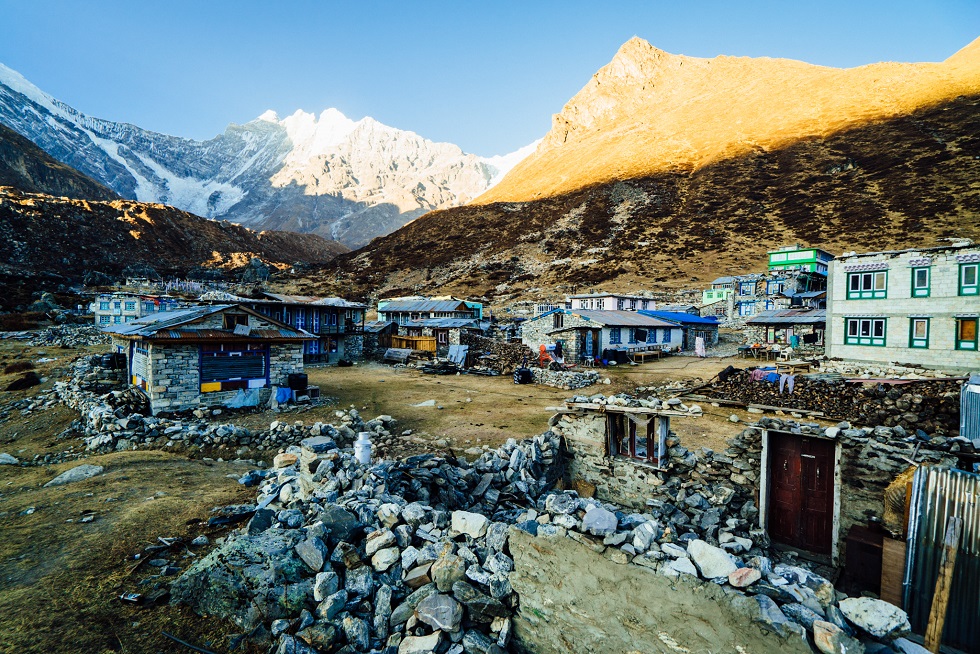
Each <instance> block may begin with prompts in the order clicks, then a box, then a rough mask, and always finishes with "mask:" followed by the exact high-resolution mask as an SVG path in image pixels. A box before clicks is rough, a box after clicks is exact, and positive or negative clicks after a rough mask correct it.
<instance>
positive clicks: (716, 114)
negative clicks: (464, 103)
mask: <svg viewBox="0 0 980 654" xmlns="http://www.w3.org/2000/svg"><path fill="white" fill-rule="evenodd" d="M976 93H980V39H977V40H976V41H973V42H972V43H971V44H969V45H968V46H966V47H965V48H963V49H962V50H960V51H959V52H958V53H956V54H955V55H953V56H951V57H950V58H949V59H947V60H946V61H944V62H942V63H916V64H905V63H894V62H886V63H878V64H871V65H867V66H860V67H858V68H850V69H837V68H827V67H823V66H814V65H812V64H807V63H803V62H800V61H791V60H786V59H770V58H749V57H728V56H720V57H715V58H713V59H701V58H697V57H686V56H683V55H673V54H669V53H666V52H663V51H662V50H658V49H657V48H654V47H653V46H651V45H650V44H649V43H647V42H646V41H644V40H642V39H639V38H633V39H631V40H630V41H628V42H627V43H625V44H624V45H623V46H622V48H620V50H619V52H618V53H617V54H616V56H615V57H614V58H613V60H612V61H611V62H610V63H609V64H607V65H606V66H604V67H603V68H602V69H600V70H599V71H598V72H597V73H596V74H595V75H594V76H593V78H592V79H591V80H590V81H589V83H588V84H586V85H585V87H584V88H583V89H582V90H581V91H580V92H579V93H578V94H576V95H575V97H573V98H572V99H571V100H570V101H569V102H568V104H566V105H565V107H564V108H563V109H562V111H561V113H559V114H556V115H555V116H554V118H553V122H552V129H551V131H550V132H549V133H548V135H547V136H546V137H545V139H544V142H543V143H542V144H541V145H540V146H539V147H538V150H537V151H536V152H535V153H534V154H532V155H531V156H530V157H528V158H527V159H525V160H524V161H522V162H521V163H520V164H519V165H518V166H516V167H515V168H514V169H513V170H512V171H511V172H510V173H508V175H507V176H506V177H505V178H504V179H503V181H502V182H501V183H500V184H499V185H497V186H496V187H494V188H493V189H491V190H489V191H488V192H486V193H485V194H483V195H482V196H481V197H480V198H478V199H477V200H476V202H478V203H482V204H489V203H492V202H501V201H503V202H518V201H526V200H532V199H537V198H543V197H549V196H554V195H559V194H563V193H568V192H571V191H574V190H576V189H580V188H584V187H587V186H592V185H595V184H601V183H606V182H610V181H613V180H620V179H631V178H640V177H648V176H650V175H655V174H658V173H661V172H664V171H671V170H679V171H691V170H696V169H698V168H701V167H703V166H706V165H710V164H712V163H717V162H720V161H723V160H727V159H731V158H735V157H740V156H744V155H751V154H752V153H754V152H756V151H758V150H759V149H765V150H772V149H781V148H785V147H786V146H788V145H792V144H793V143H796V142H798V141H799V140H801V139H811V138H828V137H831V136H832V135H834V134H837V133H840V132H842V131H847V130H851V129H854V128H858V127H860V126H862V125H864V124H867V123H868V122H872V121H881V120H885V119H891V118H896V117H900V116H904V115H908V114H910V113H913V112H914V111H917V110H920V109H923V108H926V107H930V106H935V105H936V104H939V103H942V102H946V101H949V100H952V99H953V98H956V97H957V96H960V95H970V94H976Z"/></svg>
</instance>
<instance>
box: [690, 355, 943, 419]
mask: <svg viewBox="0 0 980 654" xmlns="http://www.w3.org/2000/svg"><path fill="white" fill-rule="evenodd" d="M961 385H962V382H961V381H958V380H929V381H915V382H910V383H907V384H894V385H892V384H882V383H870V384H858V383H846V382H844V381H835V380H828V379H820V378H808V377H805V376H800V375H798V376H797V377H796V379H795V385H794V389H793V392H792V393H789V392H788V389H786V390H784V392H783V393H780V392H779V382H775V383H773V382H766V381H751V380H750V378H749V373H748V372H747V371H739V372H738V373H736V374H734V375H732V376H731V377H729V378H728V379H727V380H726V381H725V382H720V381H716V382H714V383H712V384H711V385H709V386H707V387H705V388H702V389H700V391H699V392H701V393H703V394H704V395H705V396H706V397H708V398H709V399H720V400H730V401H736V402H740V403H744V404H757V405H768V406H771V407H780V408H785V409H798V410H802V411H812V412H820V413H822V414H823V415H824V416H826V417H828V418H833V419H838V420H847V421H850V422H853V423H855V424H859V425H866V426H869V427H877V426H885V427H895V426H901V427H903V428H904V429H907V430H910V431H915V430H918V429H921V430H922V431H924V432H925V433H927V434H944V433H949V432H953V431H957V430H958V429H959V422H960V405H959V401H960V400H959V397H960V387H961Z"/></svg>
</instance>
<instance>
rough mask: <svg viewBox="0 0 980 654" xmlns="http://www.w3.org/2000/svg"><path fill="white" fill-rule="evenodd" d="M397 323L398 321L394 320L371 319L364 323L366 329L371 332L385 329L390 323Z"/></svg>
mask: <svg viewBox="0 0 980 654" xmlns="http://www.w3.org/2000/svg"><path fill="white" fill-rule="evenodd" d="M396 324H398V323H396V322H395V321H394V320H369V321H368V322H366V323H364V331H365V332H367V333H369V334H375V333H378V332H382V331H384V330H385V328H386V327H388V326H389V325H396Z"/></svg>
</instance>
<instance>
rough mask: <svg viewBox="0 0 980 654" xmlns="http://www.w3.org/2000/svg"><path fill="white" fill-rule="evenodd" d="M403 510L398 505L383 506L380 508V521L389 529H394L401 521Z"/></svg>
mask: <svg viewBox="0 0 980 654" xmlns="http://www.w3.org/2000/svg"><path fill="white" fill-rule="evenodd" d="M400 512H401V509H400V508H399V506H398V505H397V504H382V505H381V506H379V507H378V520H380V521H381V524H383V525H384V526H385V527H387V528H388V529H392V528H393V527H394V526H395V525H397V524H398V521H399V520H400V519H401V517H400V516H399V513H400Z"/></svg>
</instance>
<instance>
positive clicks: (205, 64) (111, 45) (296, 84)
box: [0, 0, 980, 155]
mask: <svg viewBox="0 0 980 654" xmlns="http://www.w3.org/2000/svg"><path fill="white" fill-rule="evenodd" d="M634 35H636V36H640V37H642V38H644V39H646V40H648V41H650V42H651V43H652V44H653V45H655V46H657V47H659V48H661V49H663V50H667V51H668V52H673V53H679V54H686V55H692V56H700V57H712V56H715V55H718V54H730V55H746V56H770V57H788V58H792V59H801V60H804V61H808V62H811V63H816V64H822V65H827V66H840V67H850V66H858V65H862V64H866V63H872V62H876V61H889V60H891V61H940V60H942V59H945V58H946V57H948V56H949V55H951V54H952V53H953V52H955V51H956V50H958V49H960V48H961V47H963V46H965V45H966V44H967V43H969V42H970V41H972V40H973V39H975V38H976V37H977V36H978V35H980V2H978V1H977V0H962V1H954V0H950V1H945V2H938V1H936V2H929V1H919V2H914V1H906V0H891V1H888V2H880V1H877V0H859V1H854V0H850V1H845V2H838V1H836V0H820V1H816V2H813V1H811V2H803V1H797V0H786V1H783V2H740V1H736V0H729V1H727V2H721V1H718V2H716V1H710V0H691V1H690V2H687V1H684V0H672V1H670V2H659V1H654V0H650V1H647V2H616V1H615V0H605V1H600V0H596V1H592V2H577V1H574V0H565V1H564V2H550V1H547V2H545V1H542V2H534V1H533V0H524V1H522V2H488V1H486V0H483V1H473V0H470V1H467V0H456V1H454V2H422V1H419V2H411V1H409V0H404V1H402V2H384V1H377V2H371V1H369V0H363V1H362V2H340V1H334V2H328V1H321V2H300V1H295V2H289V1H288V0H282V1H280V2H274V1H268V0H267V1H266V2H250V1H248V0H238V1H237V2H226V1H224V0H195V1H193V2H188V1H185V0H170V1H167V2H156V1H141V0H124V1H115V0H105V1H102V0H90V1H83V0H77V1H75V2H64V1H62V2H58V1H54V0H0V62H2V63H4V64H6V65H7V66H10V67H11V68H14V69H15V70H18V71H19V72H21V73H22V74H23V75H24V76H25V77H27V78H28V79H29V80H31V81H32V82H34V83H35V84H36V85H37V86H39V87H40V88H41V89H42V90H44V91H46V92H48V93H50V94H51V95H53V96H54V97H56V98H58V99H60V100H63V101H65V102H67V103H68V104H70V105H72V106H74V107H75V108H77V109H79V110H80V111H83V112H85V113H87V114H90V115H93V116H97V117H100V118H106V119H110V120H116V121H123V122H131V123H135V124H137V125H139V126H141V127H144V128H146V129H152V130H156V131H159V132H164V133H168V134H175V135H178V136H185V137H189V138H197V139H205V138H210V137H212V136H214V135H215V134H218V133H219V132H221V131H223V130H224V128H225V126H226V125H227V124H228V123H229V122H237V123H243V122H246V121H248V120H250V119H252V118H255V117H257V116H258V115H259V114H261V113H262V112H263V111H265V110H266V109H273V110H275V111H277V112H278V113H279V115H280V116H285V115H288V114H290V113H292V112H293V111H295V110H296V109H303V110H305V111H310V112H315V113H319V112H320V111H322V110H323V109H325V108H327V107H336V108H338V109H340V110H341V111H342V112H344V113H345V114H346V115H348V116H349V117H351V118H354V119H358V118H361V117H363V116H366V115H367V116H372V117H374V118H376V119H377V120H379V121H381V122H383V123H386V124H389V125H393V126H395V127H398V128H401V129H409V130H412V131H415V132H418V133H419V134H421V135H423V136H425V137H426V138H430V139H434V140H439V141H450V142H453V143H456V144H458V145H459V146H460V147H462V148H463V149H464V150H466V151H468V152H474V153H476V154H481V155H492V154H502V153H505V152H509V151H511V150H514V149H516V148H518V147H520V146H522V145H525V144H527V143H529V142H531V141H532V140H534V139H536V138H538V137H540V136H543V135H544V133H545V132H547V130H548V129H549V127H550V124H551V115H552V114H553V113H556V112H558V111H560V110H561V108H562V106H563V105H564V104H565V102H566V101H567V100H568V99H569V98H570V97H571V96H572V95H574V94H575V93H576V92H577V91H578V90H579V89H580V88H581V87H582V86H583V85H584V84H585V83H586V82H587V81H588V80H589V78H590V77H591V75H592V74H593V73H594V72H595V71H596V70H597V69H598V68H600V67H601V66H603V65H604V64H606V63H607V62H608V61H609V59H611V58H612V56H613V55H614V54H615V52H616V50H617V49H618V48H619V46H620V45H621V44H622V43H623V42H624V41H626V40H627V39H629V38H630V37H632V36H634Z"/></svg>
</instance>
